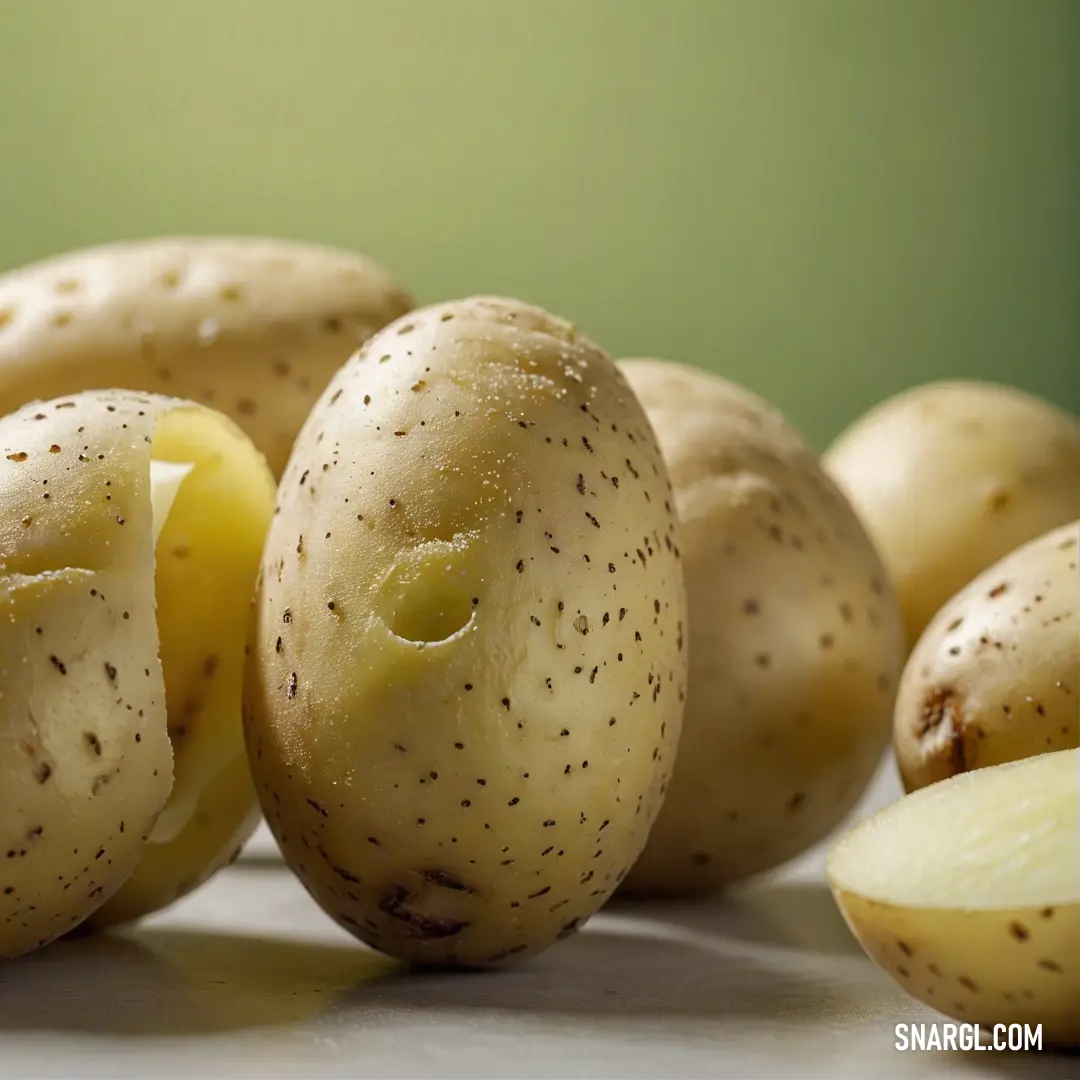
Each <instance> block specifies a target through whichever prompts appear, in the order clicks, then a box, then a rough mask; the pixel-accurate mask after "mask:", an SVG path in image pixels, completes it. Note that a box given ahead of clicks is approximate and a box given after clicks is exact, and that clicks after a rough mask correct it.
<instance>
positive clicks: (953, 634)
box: [894, 478, 1080, 791]
mask: <svg viewBox="0 0 1080 1080" xmlns="http://www.w3.org/2000/svg"><path fill="white" fill-rule="evenodd" d="M1077 482H1078V484H1080V478H1078V481H1077ZM1078 548H1080V522H1072V523H1071V524H1069V525H1064V526H1062V527H1061V528H1058V529H1053V530H1051V531H1050V532H1048V533H1046V534H1045V535H1043V536H1041V537H1038V538H1037V539H1035V540H1032V541H1030V542H1028V543H1027V544H1024V545H1022V546H1021V547H1020V548H1018V549H1017V550H1016V551H1014V552H1012V553H1010V554H1009V555H1007V556H1005V558H1003V559H1001V560H1000V561H999V562H997V563H995V564H994V565H993V566H991V567H990V568H989V569H987V570H985V571H984V572H983V573H982V574H980V575H979V576H978V577H977V578H976V579H975V580H974V581H972V582H971V583H970V584H969V585H968V586H967V587H965V588H964V589H963V590H961V592H960V593H959V594H958V595H957V596H955V597H954V598H953V599H952V600H950V601H949V602H948V603H947V604H946V605H945V606H944V607H943V608H942V609H941V611H940V612H938V614H937V615H936V616H935V618H934V619H933V620H932V622H931V623H930V625H929V626H928V627H927V629H926V632H925V633H924V634H923V636H922V638H921V639H920V640H919V642H918V644H917V645H916V647H915V649H914V651H913V652H912V654H911V657H910V659H909V660H908V663H907V666H906V668H905V669H904V674H903V677H902V679H901V683H900V692H899V695H898V697H897V703H896V714H895V729H894V745H895V749H896V761H897V765H898V767H899V770H900V775H901V778H902V780H903V783H904V787H905V788H906V789H907V790H908V791H911V790H913V789H915V788H920V787H924V786H926V785H927V784H933V783H936V782H937V781H939V780H943V779H945V778H947V777H949V776H953V775H955V774H956V773H959V772H964V771H967V770H970V769H978V768H984V767H985V766H987V765H997V764H1000V763H1002V762H1005V761H1014V760H1017V759H1018V758H1024V757H1030V756H1032V755H1034V754H1042V753H1047V752H1049V751H1051V750H1065V749H1070V748H1073V747H1076V746H1078V745H1080V622H1078V606H1080V575H1078V571H1077V564H1078V554H1080V552H1078Z"/></svg>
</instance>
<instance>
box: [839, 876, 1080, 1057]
mask: <svg viewBox="0 0 1080 1080" xmlns="http://www.w3.org/2000/svg"><path fill="white" fill-rule="evenodd" d="M833 891H834V895H835V897H836V901H837V903H838V904H839V906H840V910H841V911H842V912H843V914H844V918H845V919H846V920H847V923H848V926H850V927H851V930H852V932H853V933H854V935H855V937H856V938H858V940H859V942H860V944H861V945H862V946H863V948H864V949H865V950H866V952H867V954H868V955H869V956H870V958H871V959H872V960H874V962H875V963H877V964H878V965H879V966H880V967H881V968H882V969H883V970H884V971H886V972H887V973H888V974H889V975H891V976H892V977H893V978H894V979H895V980H896V981H897V982H898V983H899V984H900V985H901V986H902V987H903V988H904V989H905V990H906V991H907V992H908V993H910V994H911V995H913V996H914V997H917V998H918V999H919V1000H920V1001H923V1002H925V1003H926V1004H927V1005H929V1006H930V1007H931V1008H934V1009H937V1010H939V1011H940V1012H943V1013H945V1014H946V1016H951V1017H954V1018H955V1019H956V1020H959V1021H961V1022H963V1023H972V1024H983V1025H985V1026H987V1027H991V1028H992V1027H993V1025H994V1024H1032V1025H1034V1024H1042V1027H1043V1041H1044V1045H1045V1046H1051V1045H1056V1046H1072V1045H1077V1044H1080V904H1059V905H1053V906H1046V907H1039V908H1017V909H1014V910H1007V911H1001V910H962V911H961V910H949V909H934V908H925V909H920V908H904V907H898V906H896V905H893V904H888V903H885V902H882V901H879V900H873V899H870V898H868V897H864V896H859V895H857V894H855V893H852V892H849V891H847V890H845V889H843V888H839V887H834V890H833Z"/></svg>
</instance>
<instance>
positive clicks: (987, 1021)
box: [828, 750, 1080, 1045]
mask: <svg viewBox="0 0 1080 1080" xmlns="http://www.w3.org/2000/svg"><path fill="white" fill-rule="evenodd" d="M1078 781H1080V753H1078V752H1077V751H1076V750H1059V751H1056V752H1053V753H1048V754H1042V755H1039V756H1038V757H1032V758H1026V759H1024V760H1022V761H1017V762H1010V763H1006V764H1003V765H994V766H991V767H990V768H987V769H979V770H977V771H976V772H972V773H964V774H961V775H959V776H956V777H953V778H952V779H949V780H944V781H942V782H941V783H939V784H934V785H932V786H931V787H928V788H923V789H921V790H919V791H916V792H914V793H912V794H910V795H906V796H904V797H903V798H902V799H900V800H899V801H898V802H895V803H893V804H892V805H891V806H888V807H886V808H885V809H884V810H882V811H880V812H879V813H877V814H875V815H873V816H872V817H869V818H867V819H864V820H863V821H861V822H859V823H858V824H857V825H856V826H855V827H854V829H852V830H851V832H850V833H849V834H848V835H847V836H845V837H844V838H843V839H842V840H841V841H840V842H839V843H838V844H837V845H836V846H835V847H834V848H833V850H832V851H831V852H830V853H829V857H828V875H829V881H830V884H831V886H832V890H833V895H834V896H835V898H836V901H837V903H838V904H839V906H840V910H841V911H842V912H843V913H844V918H845V919H846V920H847V923H848V925H849V926H850V927H851V929H852V931H853V932H854V934H855V936H856V937H857V938H858V939H859V942H860V943H861V944H862V946H863V948H864V949H865V950H866V952H867V953H868V954H869V956H870V957H871V959H873V960H874V962H875V963H877V964H879V965H880V966H881V967H882V968H883V969H884V970H885V971H887V972H888V973H889V974H890V975H891V976H892V977H893V978H894V979H896V981H897V982H898V983H899V984H900V985H901V986H902V987H903V988H904V989H905V990H906V991H907V992H908V993H910V994H912V995H914V996H915V997H917V998H919V999H920V1000H921V1001H924V1002H926V1004H927V1005H930V1006H931V1007H933V1008H935V1009H939V1010H941V1012H943V1013H945V1014H947V1015H948V1016H952V1017H954V1018H955V1019H957V1020H960V1021H962V1022H967V1023H975V1024H983V1025H986V1026H987V1027H989V1026H991V1025H993V1024H999V1023H1000V1024H1041V1025H1042V1029H1043V1038H1044V1040H1045V1043H1046V1044H1048V1045H1070V1044H1071V1045H1075V1044H1077V1043H1080V782H1078Z"/></svg>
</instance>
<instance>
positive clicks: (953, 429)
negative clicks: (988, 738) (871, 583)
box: [823, 381, 1080, 649]
mask: <svg viewBox="0 0 1080 1080" xmlns="http://www.w3.org/2000/svg"><path fill="white" fill-rule="evenodd" d="M823 461H824V463H825V466H826V468H827V469H828V471H829V473H830V474H831V475H832V477H833V478H834V479H835V480H836V481H837V483H839V485H840V487H841V488H842V489H843V490H844V491H845V492H846V493H847V495H848V497H849V498H850V499H851V502H852V504H853V505H854V506H855V509H856V510H857V511H858V512H859V514H860V516H861V517H862V519H863V522H864V523H865V525H866V527H867V529H868V530H869V532H870V535H871V536H872V537H873V539H874V542H875V543H876V545H877V547H878V550H879V551H880V552H881V554H882V557H883V558H884V561H885V564H886V566H887V567H888V569H889V573H890V575H891V577H892V580H893V584H894V586H895V588H896V592H897V595H898V596H899V598H900V604H901V607H902V608H903V612H904V621H905V625H906V630H907V643H908V648H909V649H910V648H912V647H914V645H915V643H916V642H917V641H918V640H919V637H920V635H921V634H922V632H923V630H924V629H925V628H926V626H927V624H928V623H929V622H930V620H931V619H932V618H933V617H934V615H935V614H936V613H937V611H938V610H939V609H940V608H941V607H942V606H943V605H944V604H945V603H946V602H947V601H948V600H949V599H950V597H952V596H955V595H956V593H958V592H959V591H960V590H961V589H962V588H963V587H964V586H965V585H967V583H968V582H969V581H971V580H972V578H974V577H976V576H977V575H978V574H979V573H981V572H982V571H983V570H985V569H986V568H987V567H988V566H990V565H991V564H993V563H995V562H997V560H998V559H1000V558H1003V557H1004V556H1005V555H1007V554H1008V553H1009V552H1010V551H1013V550H1014V549H1015V548H1017V547H1019V546H1020V545H1021V544H1023V543H1026V542H1027V541H1028V540H1032V539H1034V538H1035V537H1037V536H1041V535H1042V534H1043V533H1045V532H1047V531H1049V530H1050V529H1054V528H1057V527H1058V526H1059V525H1064V524H1066V523H1068V522H1070V521H1075V520H1076V519H1077V518H1080V419H1077V417H1075V416H1072V415H1070V414H1069V413H1067V412H1065V411H1064V410H1063V409H1060V408H1058V407H1057V406H1055V405H1052V404H1050V403H1049V402H1047V401H1044V400H1042V399H1040V398H1038V397H1035V396H1033V395H1031V394H1026V393H1023V392H1021V391H1020V390H1016V389H1013V388H1012V387H1007V386H998V385H995V384H990V383H979V382H965V381H949V382H937V383H929V384H927V385H925V386H920V387H916V388H915V389H913V390H908V391H906V392H904V393H902V394H898V395H897V396H895V397H893V398H890V399H888V400H887V401H884V402H882V403H881V404H880V405H877V406H876V407H874V408H873V409H871V410H870V411H869V412H868V413H866V414H865V415H864V416H862V417H861V418H860V419H858V420H856V421H855V423H854V424H852V425H851V427H849V428H848V429H847V430H846V431H845V432H843V433H842V434H841V435H840V436H839V437H838V438H837V439H836V441H835V442H834V443H833V444H832V446H830V447H829V449H828V450H827V451H826V453H825V455H824V458H823Z"/></svg>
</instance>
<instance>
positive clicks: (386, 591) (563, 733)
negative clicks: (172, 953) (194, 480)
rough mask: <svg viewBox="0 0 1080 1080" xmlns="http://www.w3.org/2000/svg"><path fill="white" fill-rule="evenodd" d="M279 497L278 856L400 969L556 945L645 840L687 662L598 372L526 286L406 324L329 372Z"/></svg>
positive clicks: (668, 580) (662, 508) (667, 538)
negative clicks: (405, 964)
mask: <svg viewBox="0 0 1080 1080" xmlns="http://www.w3.org/2000/svg"><path fill="white" fill-rule="evenodd" d="M279 503H280V513H279V514H278V515H277V516H276V517H275V518H274V522H273V525H272V526H271V530H270V534H269V536H268V539H267V543H266V549H265V553H264V556H263V564H262V576H261V587H260V591H259V595H258V599H257V604H256V626H255V633H254V640H253V643H252V649H251V662H250V665H249V669H248V684H247V689H248V693H247V696H246V729H247V740H248V748H249V754H250V758H251V764H252V769H253V771H254V775H255V779H256V783H257V787H258V790H259V794H260V798H261V801H262V805H263V808H264V810H265V813H266V818H267V821H268V823H269V825H270V828H271V829H272V830H273V832H274V834H275V836H276V837H277V840H278V842H279V843H280V845H281V849H282V851H283V853H284V855H285V858H286V859H287V860H288V862H289V864H290V865H291V866H292V868H293V869H294V870H295V871H296V873H297V874H298V875H299V877H300V878H301V880H302V881H303V883H304V885H305V887H306V888H307V889H308V891H309V892H310V893H311V895H312V896H313V897H314V898H315V899H316V900H317V901H318V902H319V904H320V905H322V907H323V908H324V909H325V910H326V911H327V912H328V913H329V914H330V915H331V916H332V917H333V918H334V919H336V920H337V921H338V922H339V923H340V924H341V925H342V926H344V927H345V928H346V929H348V930H349V931H350V932H351V933H353V934H354V935H356V936H357V937H359V938H361V939H362V940H364V941H366V942H367V943H369V944H370V945H372V946H374V947H375V948H376V949H379V950H381V951H383V952H386V953H388V954H390V955H393V956H396V957H399V958H402V959H406V960H411V961H421V962H426V963H431V964H443V965H470V966H486V965H496V964H499V963H501V962H503V961H507V960H510V959H512V958H513V959H518V958H521V957H525V956H528V955H530V954H535V953H537V952H539V951H541V950H542V949H545V948H547V947H548V946H549V945H551V944H552V943H554V942H555V941H556V940H558V939H559V938H560V937H566V936H568V935H569V934H571V933H573V932H574V930H575V929H576V928H577V927H579V926H580V925H581V924H582V923H583V922H584V921H585V920H586V919H587V918H589V917H590V916H591V915H592V914H593V913H594V912H595V911H596V910H597V909H598V908H599V907H600V906H601V904H603V903H604V901H605V900H606V899H607V898H608V897H609V896H610V895H611V893H612V891H613V890H614V889H615V887H616V885H617V884H618V882H619V881H620V880H621V879H622V877H623V875H624V874H625V873H626V871H627V870H628V868H629V867H630V865H631V864H632V863H633V861H634V859H635V858H636V857H637V855H638V853H639V852H640V851H641V848H642V846H643V845H644V843H645V838H646V836H647V834H648V830H649V827H650V825H651V824H652V822H653V820H654V818H655V816H656V812H657V810H658V808H659V806H660V802H661V800H662V798H663V792H664V789H665V786H666V784H667V780H668V777H669V775H670V770H671V767H672V763H673V761H674V757H675V752H676V748H677V744H678V737H679V730H680V726H681V720H682V701H683V691H684V685H685V675H686V659H685V656H686V651H685V650H686V640H685V615H686V607H685V605H686V597H685V590H684V586H683V581H682V574H681V570H680V564H679V557H678V549H679V530H678V524H677V521H676V519H675V516H674V510H673V507H672V506H671V503H670V489H669V480H668V476H667V472H666V470H665V467H664V463H663V459H662V457H661V455H660V452H659V449H658V447H657V445H656V441H655V438H654V436H653V433H652V431H651V429H650V427H649V423H648V420H647V419H646V417H645V415H644V413H643V412H642V410H641V407H640V405H639V404H638V402H637V400H636V399H635V397H634V395H633V393H632V391H631V390H630V388H629V387H628V386H627V384H626V382H625V381H624V380H623V378H622V377H621V375H620V374H619V373H618V370H617V368H616V367H615V365H614V364H613V363H612V361H611V359H610V358H609V357H608V356H607V354H606V353H604V352H603V351H602V350H601V349H600V348H598V347H597V346H596V345H594V344H593V343H591V342H589V341H588V340H587V339H585V338H584V337H583V336H582V335H581V334H580V333H578V332H577V331H576V330H575V329H574V328H573V327H572V326H570V325H569V324H568V323H566V322H564V321H563V320H561V319H559V318H557V317H555V316H553V315H550V314H548V313H547V312H544V311H541V310H539V309H537V308H535V307H531V306H529V305H527V304H523V303H520V302H518V301H513V300H505V299H499V298H473V299H469V300H463V301H457V302H452V303H447V304H440V305H437V306H435V307H432V308H428V309H425V310H423V311H419V312H416V313H414V314H412V315H410V316H407V317H406V318H404V319H401V320H399V321H398V322H397V323H395V324H391V325H390V326H389V327H387V328H386V329H385V330H383V331H382V332H381V333H380V334H378V335H377V336H376V337H375V338H373V339H372V341H371V342H369V343H368V345H367V346H366V347H365V348H364V349H363V350H362V351H361V352H360V353H359V354H358V355H357V356H355V357H354V358H353V359H352V360H351V361H350V362H349V363H348V364H347V365H346V366H345V367H344V368H343V369H342V370H341V371H340V372H339V373H338V375H337V376H335V378H334V380H333V381H332V382H331V384H330V386H329V387H328V388H327V391H326V394H325V395H324V397H323V399H322V400H321V402H320V403H319V405H318V406H317V407H316V409H315V410H314V412H313V413H312V415H311V417H310V419H309V420H308V423H307V424H306V425H305V428H304V430H303V431H302V432H301V435H300V437H299V439H298V440H297V446H296V451H295V454H294V457H293V459H292V461H291V462H290V465H289V468H288V470H287V472H286V474H285V476H284V478H283V480H282V484H281V489H280V494H279Z"/></svg>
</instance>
